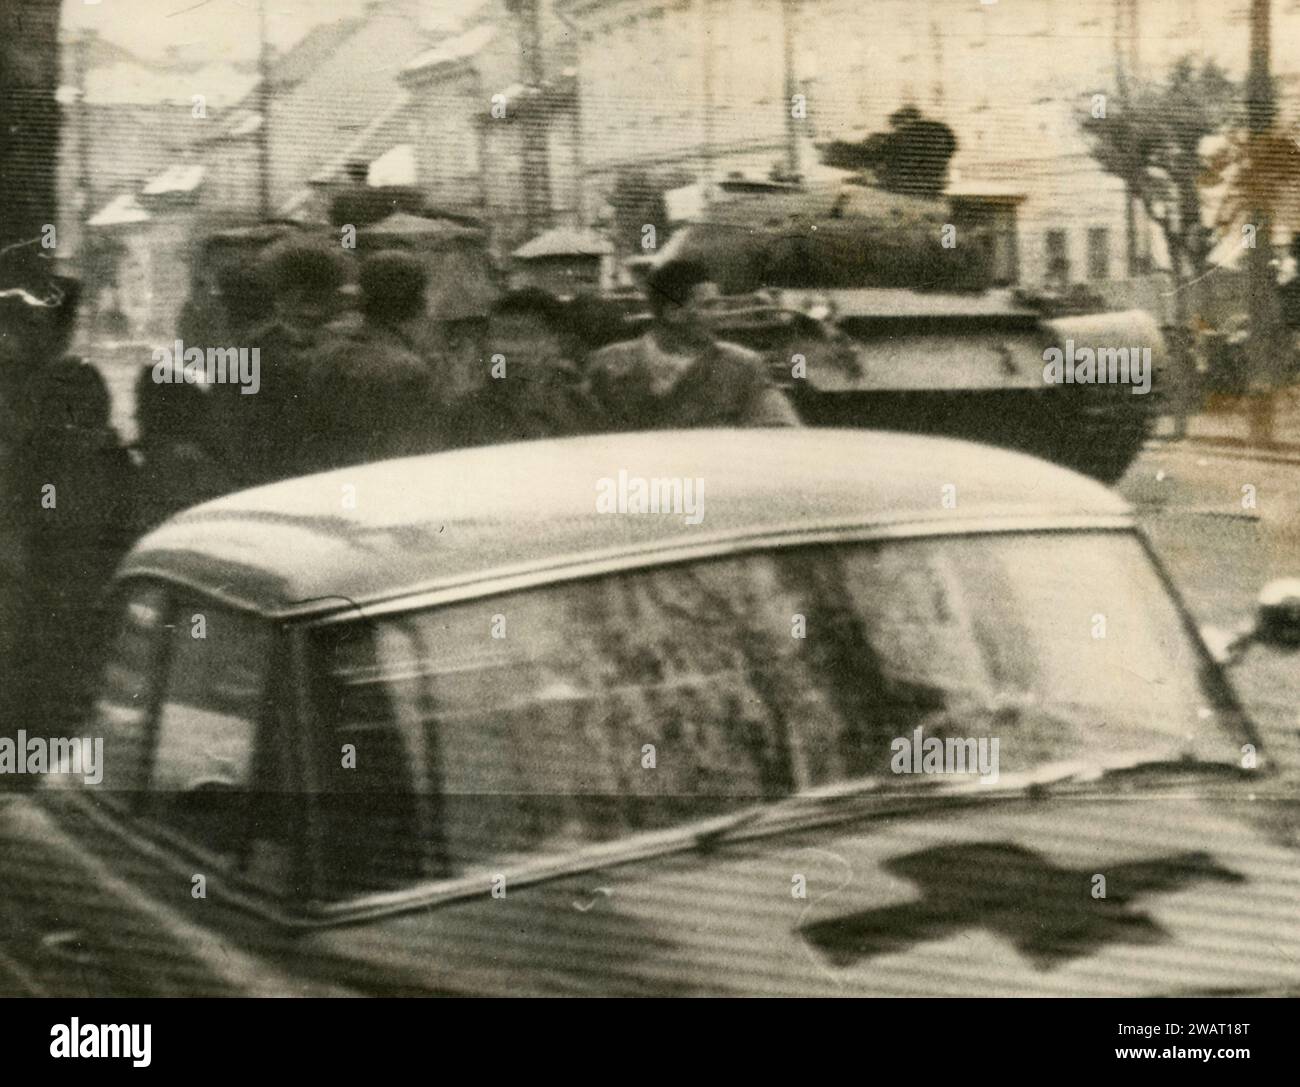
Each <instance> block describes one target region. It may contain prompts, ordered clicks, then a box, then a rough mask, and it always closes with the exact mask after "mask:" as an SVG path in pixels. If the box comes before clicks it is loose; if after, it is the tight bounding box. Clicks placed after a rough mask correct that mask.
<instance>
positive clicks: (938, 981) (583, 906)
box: [0, 782, 1300, 996]
mask: <svg viewBox="0 0 1300 1087" xmlns="http://www.w3.org/2000/svg"><path fill="white" fill-rule="evenodd" d="M11 799H12V802H11V803H10V804H8V805H5V808H6V811H5V815H6V818H5V819H4V820H3V823H2V824H0V826H2V827H3V831H2V832H0V839H2V840H0V845H3V846H5V848H4V849H3V850H0V864H2V865H3V868H4V873H3V875H4V878H3V879H0V919H3V920H4V921H5V922H6V925H5V929H4V931H5V932H6V933H7V935H6V937H5V940H4V941H3V942H0V950H2V951H4V952H5V955H4V957H3V959H2V960H0V965H3V964H4V963H9V964H10V965H11V966H12V967H13V970H14V971H15V973H14V976H13V977H9V978H7V976H6V971H0V991H7V990H8V985H7V984H6V980H7V981H8V983H9V984H13V985H14V987H15V989H16V990H24V991H43V992H48V993H57V992H76V993H81V994H86V993H94V994H97V995H107V994H109V993H117V994H125V993H129V994H131V995H145V994H148V993H188V994H197V993H238V992H243V993H261V994H270V993H284V994H303V995H305V994H329V993H340V994H341V993H389V994H392V993H402V994H415V993H440V994H452V993H475V994H490V995H491V994H495V995H520V994H570V995H579V994H626V995H729V994H730V995H755V994H756V995H949V996H956V995H1003V996H1023V995H1057V996H1067V995H1068V996H1081V995H1089V996H1114V995H1177V994H1181V993H1186V994H1203V993H1219V992H1241V993H1275V992H1297V991H1300V839H1298V838H1297V827H1298V826H1300V803H1298V801H1297V796H1296V794H1295V793H1294V792H1291V793H1288V792H1286V791H1285V790H1283V789H1281V788H1280V787H1279V786H1278V785H1277V784H1276V783H1274V784H1270V785H1269V787H1268V788H1267V789H1265V788H1260V789H1254V790H1252V789H1251V788H1249V787H1247V786H1245V785H1232V786H1229V785H1209V784H1206V783H1196V784H1194V785H1193V786H1190V787H1183V786H1181V785H1180V784H1179V783H1178V782H1170V783H1169V784H1167V785H1162V786H1161V787H1157V788H1148V787H1146V786H1145V784H1144V786H1143V787H1142V788H1140V789H1136V788H1135V789H1128V790H1125V791H1117V790H1115V789H1107V790H1098V789H1093V790H1092V791H1087V792H1084V791H1079V790H1077V789H1074V788H1073V787H1071V788H1069V789H1063V790H1062V791H1060V792H1052V793H1048V794H1047V795H1045V796H1036V797H1029V796H1024V795H1016V794H1012V795H1003V796H998V797H986V796H983V795H981V794H977V796H976V798H975V799H962V800H958V799H947V800H941V799H939V798H937V797H934V796H911V797H901V798H900V797H886V798H860V799H856V800H843V801H838V802H835V803H834V804H832V805H831V806H829V807H824V808H822V809H821V810H820V811H819V812H818V813H817V814H816V815H807V816H805V815H804V814H801V815H800V820H801V821H799V822H797V823H795V824H793V825H790V824H783V825H781V826H779V827H778V825H777V821H776V820H773V819H772V818H764V819H763V820H760V821H759V822H757V823H755V824H753V825H750V826H747V827H743V828H740V829H738V830H736V831H735V832H734V833H733V835H732V836H731V837H729V838H725V839H720V840H717V839H715V840H711V841H703V842H702V843H701V844H699V845H695V846H688V847H683V846H681V845H680V843H679V844H678V845H677V846H676V847H674V846H670V845H667V844H665V845H663V847H662V851H661V852H658V853H656V854H655V855H649V856H647V855H645V854H644V853H643V854H641V856H640V858H639V859H628V860H625V861H623V862H622V863H614V862H613V861H611V862H610V863H607V864H606V865H605V866H604V867H590V868H585V869H583V870H582V871H580V872H579V871H573V872H570V873H569V874H565V875H562V876H551V877H550V878H546V879H542V880H534V881H532V882H530V879H529V876H528V874H527V870H526V869H525V868H512V867H510V866H503V867H500V868H496V867H492V868H488V869H485V870H484V878H483V880H482V883H481V887H479V888H477V889H475V890H473V891H472V892H471V893H469V894H467V895H465V896H464V897H461V898H457V899H453V900H450V901H449V900H446V899H445V897H443V898H442V899H441V900H438V895H439V894H441V893H442V892H439V891H438V889H437V888H431V889H429V890H428V891H427V892H426V891H424V890H421V889H413V890H412V891H411V892H410V893H409V894H406V895H397V896H388V897H386V898H385V899H384V900H383V902H382V903H381V904H380V905H379V906H378V907H377V908H376V907H374V906H371V907H369V908H366V909H361V908H360V907H358V910H357V911H356V913H354V914H353V915H345V916H341V917H340V918H338V919H337V921H336V922H332V923H329V924H325V923H318V924H315V925H312V926H307V927H303V926H300V925H280V924H276V923H268V922H266V921H259V920H258V919H257V918H256V917H254V916H250V915H248V914H246V913H244V912H243V911H240V910H238V909H235V908H233V907H232V908H228V907H227V906H224V905H223V903H222V898H223V896H222V895H221V893H220V891H219V886H220V884H219V882H217V881H216V880H215V879H214V881H213V887H214V888H216V893H215V894H214V896H213V898H212V899H209V900H196V899H194V898H193V897H192V896H191V894H190V879H189V877H188V876H184V877H183V878H181V877H177V876H176V875H175V874H174V873H171V874H167V875H165V876H156V875H152V873H154V870H155V869H159V857H158V855H157V854H140V855H138V856H135V855H133V854H131V853H127V852H119V853H117V854H115V855H113V856H108V855H107V853H106V850H107V849H108V848H109V846H108V844H107V843H106V842H101V841H98V840H97V838H96V836H95V830H94V824H93V823H87V822H85V821H84V820H79V821H78V822H76V823H72V822H66V821H65V819H60V820H57V821H56V820H51V819H47V818H44V817H43V816H41V814H40V809H41V808H43V807H45V806H46V804H40V805H33V804H32V803H30V802H28V801H27V800H21V801H20V800H17V798H11ZM48 801H49V798H46V803H48ZM777 810H778V811H779V809H777ZM65 818H66V820H71V819H72V818H73V816H72V813H71V812H69V813H68V814H67V815H66V817H65ZM627 844H628V846H629V849H631V848H635V846H636V843H635V841H629V842H628V843H627ZM656 848H658V847H656ZM629 856H630V854H629ZM109 860H111V861H113V863H112V864H109V863H108V861H109ZM196 870H197V869H196ZM494 875H499V876H503V877H504V880H503V881H501V882H500V884H499V886H498V889H499V890H501V891H503V892H504V893H503V894H498V895H494V894H493V893H492V888H493V886H494V885H495V884H494V883H493V876H494ZM286 905H288V906H290V907H292V906H293V905H294V904H293V903H286ZM32 983H35V984H32Z"/></svg>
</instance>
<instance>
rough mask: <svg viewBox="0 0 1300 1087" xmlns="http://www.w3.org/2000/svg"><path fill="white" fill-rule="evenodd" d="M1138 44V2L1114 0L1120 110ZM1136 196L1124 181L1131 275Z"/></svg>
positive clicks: (1134, 253) (1134, 271)
mask: <svg viewBox="0 0 1300 1087" xmlns="http://www.w3.org/2000/svg"><path fill="white" fill-rule="evenodd" d="M1136 43H1137V0H1115V89H1116V90H1117V91H1118V92H1119V105H1120V109H1126V108H1127V107H1128V103H1129V72H1130V71H1132V70H1136V68H1137V63H1136V58H1135V57H1134V55H1133V54H1134V50H1135V49H1136ZM1136 201H1137V194H1136V193H1135V192H1134V191H1133V183H1132V182H1131V181H1129V180H1128V179H1127V178H1126V179H1125V181H1124V249H1125V259H1126V267H1127V268H1128V276H1129V278H1130V279H1132V278H1133V277H1134V276H1136V275H1137V274H1138V250H1137V214H1136V209H1135V204H1136Z"/></svg>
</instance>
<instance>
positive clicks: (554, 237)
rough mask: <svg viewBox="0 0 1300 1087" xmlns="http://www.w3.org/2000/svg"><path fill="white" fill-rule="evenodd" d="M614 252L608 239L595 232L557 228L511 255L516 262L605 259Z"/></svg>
mask: <svg viewBox="0 0 1300 1087" xmlns="http://www.w3.org/2000/svg"><path fill="white" fill-rule="evenodd" d="M612 252H614V247H613V246H612V245H611V244H610V243H609V241H608V239H606V238H605V237H603V236H602V235H600V234H597V233H596V232H595V231H594V230H582V229H579V228H577V227H567V226H557V227H555V228H554V229H552V230H548V231H546V232H545V233H542V234H538V235H537V237H535V238H532V239H530V240H529V241H526V242H524V244H523V245H521V246H520V247H519V248H518V249H516V250H515V251H514V253H512V254H511V256H513V257H515V259H516V260H534V259H536V258H538V257H603V256H605V255H606V254H607V253H612Z"/></svg>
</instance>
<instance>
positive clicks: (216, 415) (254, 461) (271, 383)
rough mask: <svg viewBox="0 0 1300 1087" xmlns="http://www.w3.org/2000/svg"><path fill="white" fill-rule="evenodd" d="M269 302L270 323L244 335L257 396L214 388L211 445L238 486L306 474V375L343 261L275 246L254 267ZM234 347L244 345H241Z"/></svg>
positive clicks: (305, 248)
mask: <svg viewBox="0 0 1300 1087" xmlns="http://www.w3.org/2000/svg"><path fill="white" fill-rule="evenodd" d="M258 278H259V280H260V281H261V282H263V283H265V284H266V286H267V289H268V290H269V291H270V292H271V296H272V299H273V307H274V309H273V313H272V316H271V317H270V319H269V320H267V321H265V322H263V323H262V324H261V325H259V326H257V327H256V328H254V329H253V330H252V331H251V332H249V333H248V339H249V343H248V344H247V346H248V347H249V348H250V349H254V348H255V349H257V351H258V359H259V367H260V374H259V380H258V389H257V392H256V393H253V394H252V395H248V394H246V393H244V392H243V391H242V390H241V387H240V385H238V384H236V383H229V384H225V385H217V386H215V387H214V388H213V389H212V390H211V392H212V412H211V423H212V425H211V427H210V428H209V434H208V439H207V440H208V444H209V446H210V447H211V448H212V450H213V452H214V454H215V455H216V456H217V457H218V458H219V459H220V460H221V462H222V463H223V464H224V465H225V466H226V468H227V470H228V471H229V473H230V476H231V480H230V483H231V485H232V486H235V487H240V486H243V487H252V486H257V485H258V484H261V483H270V482H273V481H274V480H277V479H284V478H286V477H288V476H293V475H298V474H300V473H302V472H307V471H311V470H312V468H311V466H310V465H309V464H308V463H307V462H306V460H305V458H304V452H303V442H304V439H305V421H306V418H305V400H304V394H305V390H306V386H307V379H308V374H309V372H310V370H311V368H312V366H313V365H314V363H315V362H316V360H317V357H318V356H319V355H320V353H321V351H322V349H323V347H324V338H325V326H326V324H327V322H328V321H329V320H330V318H332V317H333V316H334V314H335V313H336V312H337V311H338V308H339V297H338V291H339V288H340V287H341V286H342V284H343V280H344V271H343V265H342V261H341V258H340V257H339V255H338V254H337V253H335V252H334V250H333V249H331V248H330V247H329V246H327V245H325V244H324V243H319V242H311V241H307V240H300V239H289V240H285V241H281V242H277V243H276V244H275V245H273V246H272V247H271V248H270V249H269V250H267V252H266V254H265V256H264V257H263V259H262V260H261V262H259V268H258ZM234 346H237V347H243V346H245V345H244V344H236V345H234Z"/></svg>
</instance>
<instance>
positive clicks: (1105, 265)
mask: <svg viewBox="0 0 1300 1087" xmlns="http://www.w3.org/2000/svg"><path fill="white" fill-rule="evenodd" d="M1088 278H1089V279H1109V278H1110V228H1109V227H1104V226H1094V227H1089V228H1088Z"/></svg>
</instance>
